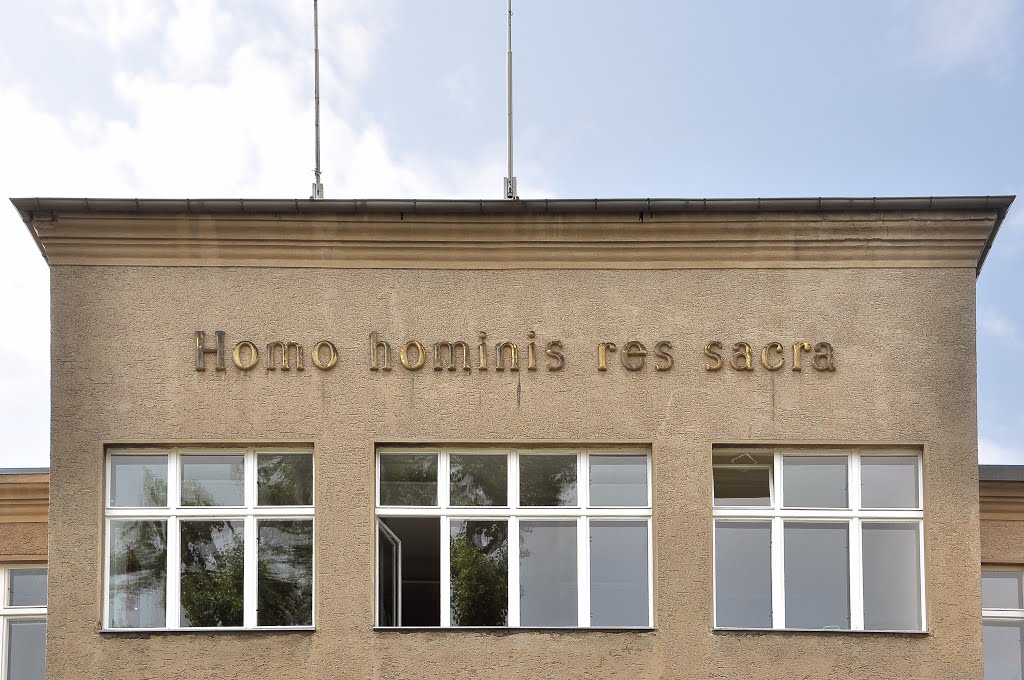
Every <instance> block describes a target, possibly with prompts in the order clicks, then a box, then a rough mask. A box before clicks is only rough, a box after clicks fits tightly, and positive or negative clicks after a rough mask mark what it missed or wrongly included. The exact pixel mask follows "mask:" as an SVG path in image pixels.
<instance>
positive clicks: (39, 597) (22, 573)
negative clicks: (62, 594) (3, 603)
mask: <svg viewBox="0 0 1024 680" xmlns="http://www.w3.org/2000/svg"><path fill="white" fill-rule="evenodd" d="M10 574H11V584H10V586H9V587H8V590H7V604H8V605H9V606H11V607H45V606H46V567H42V568H39V569H11V572H10Z"/></svg>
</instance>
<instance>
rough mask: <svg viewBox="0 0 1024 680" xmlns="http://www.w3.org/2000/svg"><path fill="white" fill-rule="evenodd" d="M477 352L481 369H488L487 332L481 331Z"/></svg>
mask: <svg viewBox="0 0 1024 680" xmlns="http://www.w3.org/2000/svg"><path fill="white" fill-rule="evenodd" d="M477 354H478V355H479V357H480V362H479V363H480V366H479V368H480V370H481V371H486V370H487V333H485V332H484V331H480V345H479V346H478V347H477Z"/></svg>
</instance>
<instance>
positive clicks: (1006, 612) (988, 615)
mask: <svg viewBox="0 0 1024 680" xmlns="http://www.w3.org/2000/svg"><path fill="white" fill-rule="evenodd" d="M981 571H982V573H983V574H984V572H986V571H1001V572H1005V573H1008V574H1018V575H1024V569H1021V568H1020V567H1008V566H998V565H989V564H983V565H981ZM1003 622H1008V623H1020V624H1024V609H1005V608H998V607H984V606H983V607H982V608H981V628H982V639H983V640H984V635H985V624H986V623H1003ZM983 660H984V657H983Z"/></svg>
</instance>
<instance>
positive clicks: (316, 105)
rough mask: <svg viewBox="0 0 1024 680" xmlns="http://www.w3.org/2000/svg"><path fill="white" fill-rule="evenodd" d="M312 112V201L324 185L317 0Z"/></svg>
mask: <svg viewBox="0 0 1024 680" xmlns="http://www.w3.org/2000/svg"><path fill="white" fill-rule="evenodd" d="M313 111H314V117H315V123H314V127H315V130H316V167H315V168H314V169H313V177H314V180H315V181H314V182H313V195H312V196H310V198H312V199H317V198H323V197H324V185H323V184H321V183H320V26H319V22H318V20H317V0H313Z"/></svg>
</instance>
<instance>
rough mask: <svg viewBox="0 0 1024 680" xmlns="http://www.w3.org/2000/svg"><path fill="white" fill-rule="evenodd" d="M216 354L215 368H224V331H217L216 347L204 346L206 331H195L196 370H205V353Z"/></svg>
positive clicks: (221, 369)
mask: <svg viewBox="0 0 1024 680" xmlns="http://www.w3.org/2000/svg"><path fill="white" fill-rule="evenodd" d="M213 353H216V354H217V366H216V369H215V370H218V371H223V370H224V331H217V348H216V349H214V348H213V347H207V346H206V333H204V332H203V331H196V370H197V371H205V370H206V355H207V354H213Z"/></svg>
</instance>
